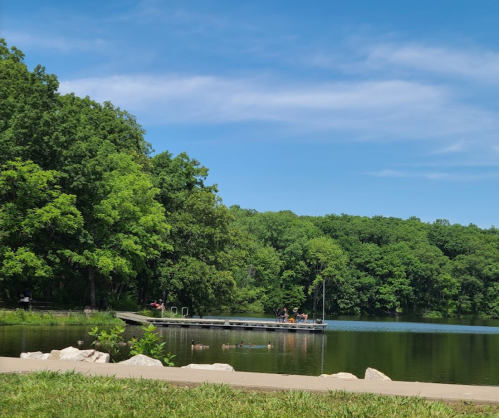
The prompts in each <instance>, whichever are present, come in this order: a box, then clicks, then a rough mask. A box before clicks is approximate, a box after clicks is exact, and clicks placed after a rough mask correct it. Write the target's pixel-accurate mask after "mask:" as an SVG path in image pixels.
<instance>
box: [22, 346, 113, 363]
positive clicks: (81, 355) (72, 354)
mask: <svg viewBox="0 0 499 418" xmlns="http://www.w3.org/2000/svg"><path fill="white" fill-rule="evenodd" d="M21 358H31V359H37V360H66V361H86V362H89V363H109V360H110V359H111V356H110V355H109V354H107V353H101V352H100V351H95V350H79V349H77V348H74V347H67V348H65V349H63V350H52V351H51V352H50V353H45V354H44V353H42V352H41V351H36V352H34V353H21Z"/></svg>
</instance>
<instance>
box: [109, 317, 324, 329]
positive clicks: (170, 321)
mask: <svg viewBox="0 0 499 418" xmlns="http://www.w3.org/2000/svg"><path fill="white" fill-rule="evenodd" d="M116 316H117V317H118V318H120V319H122V320H123V321H125V322H126V323H127V324H134V325H137V324H144V325H147V324H153V325H155V326H158V327H177V328H205V329H229V330H230V329H232V330H245V331H270V332H309V333H310V332H314V333H318V332H324V331H325V329H326V327H327V324H316V323H312V322H308V323H306V324H304V323H302V322H299V323H291V322H277V321H269V320H262V321H255V320H252V321H247V320H239V319H200V318H152V317H148V316H143V315H138V314H136V313H133V312H116Z"/></svg>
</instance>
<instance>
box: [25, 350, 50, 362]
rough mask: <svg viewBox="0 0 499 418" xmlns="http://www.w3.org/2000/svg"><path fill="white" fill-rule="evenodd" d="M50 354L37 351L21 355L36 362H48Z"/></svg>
mask: <svg viewBox="0 0 499 418" xmlns="http://www.w3.org/2000/svg"><path fill="white" fill-rule="evenodd" d="M48 356H49V355H48V354H44V353H42V352H41V351H35V352H32V353H29V352H28V353H21V358H30V359H35V360H47V358H48Z"/></svg>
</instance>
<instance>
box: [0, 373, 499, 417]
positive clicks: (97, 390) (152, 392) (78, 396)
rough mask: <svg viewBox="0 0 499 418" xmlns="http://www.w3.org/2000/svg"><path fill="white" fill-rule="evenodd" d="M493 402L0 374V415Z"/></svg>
mask: <svg viewBox="0 0 499 418" xmlns="http://www.w3.org/2000/svg"><path fill="white" fill-rule="evenodd" d="M498 413H499V406H497V405H473V404H465V403H454V404H446V403H443V402H429V401H426V400H425V399H422V398H415V397H387V396H381V395H371V394H348V393H345V392H330V393H329V394H313V393H308V392H298V391H282V392H254V391H252V392H249V391H241V390H236V389H232V388H230V387H229V386H227V385H215V384H203V385H201V386H198V387H195V388H182V387H175V386H171V385H170V384H168V383H166V382H162V381H155V380H146V379H116V378H114V377H90V376H84V375H82V374H79V373H75V372H68V373H63V374H59V373H56V372H49V371H44V372H38V373H32V374H4V375H1V374H0V417H12V418H15V417H30V418H31V417H37V418H44V417H47V418H48V417H50V418H58V417H79V418H80V417H92V418H94V417H95V418H98V417H144V416H150V415H152V416H154V417H155V418H157V417H172V418H176V417H189V418H190V417H196V418H204V417H206V418H211V417H213V418H215V417H216V418H219V417H231V418H232V417H234V416H237V417H238V418H250V417H251V418H259V417H262V418H269V417H272V418H273V417H296V418H308V417H314V418H316V417H397V418H400V417H414V418H416V417H418V418H420V417H438V418H445V417H456V416H459V417H492V416H497V414H498Z"/></svg>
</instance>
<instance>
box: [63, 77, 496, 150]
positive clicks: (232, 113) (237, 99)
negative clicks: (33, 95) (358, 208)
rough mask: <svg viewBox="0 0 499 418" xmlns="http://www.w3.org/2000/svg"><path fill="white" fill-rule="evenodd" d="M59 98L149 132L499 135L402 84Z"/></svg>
mask: <svg viewBox="0 0 499 418" xmlns="http://www.w3.org/2000/svg"><path fill="white" fill-rule="evenodd" d="M60 91H61V92H62V93H69V92H75V93H76V94H77V95H79V96H86V95H89V96H90V97H91V98H92V99H94V100H97V101H99V102H102V101H105V100H110V101H112V102H113V103H114V104H115V105H117V106H120V107H122V108H125V109H127V110H129V111H130V112H131V113H134V114H136V115H137V116H140V120H141V121H143V123H148V124H175V123H182V124H183V123H189V124H195V123H197V124H206V123H208V124H217V123H232V122H246V121H257V122H258V121H260V122H277V123H280V124H281V125H282V126H286V127H289V128H291V129H296V130H298V131H302V132H307V131H308V132H310V131H316V130H322V131H325V132H333V133H334V132H339V133H341V134H342V135H343V136H346V137H347V138H355V139H364V140H398V139H428V138H449V137H451V138H453V140H455V141H458V142H459V141H465V139H466V138H468V137H469V136H474V137H478V136H480V137H483V138H488V137H490V135H491V133H492V132H495V131H497V129H498V128H499V126H498V122H497V117H496V115H495V114H492V113H488V112H486V111H482V110H480V109H474V108H472V107H468V106H465V105H462V104H459V103H457V102H455V101H453V98H452V96H451V95H449V94H448V92H447V90H445V89H443V88H440V87H435V86H431V85H425V84H421V83H414V82H408V81H401V80H391V81H365V82H336V83H319V82H317V83H313V82H311V83H308V84H304V83H285V82H282V81H280V80H275V79H272V80H270V79H263V78H254V79H235V78H222V77H212V76H181V75H163V76H147V75H142V76H130V75H121V76H112V77H107V78H86V79H76V80H63V81H61V86H60ZM144 121H145V122H144Z"/></svg>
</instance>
